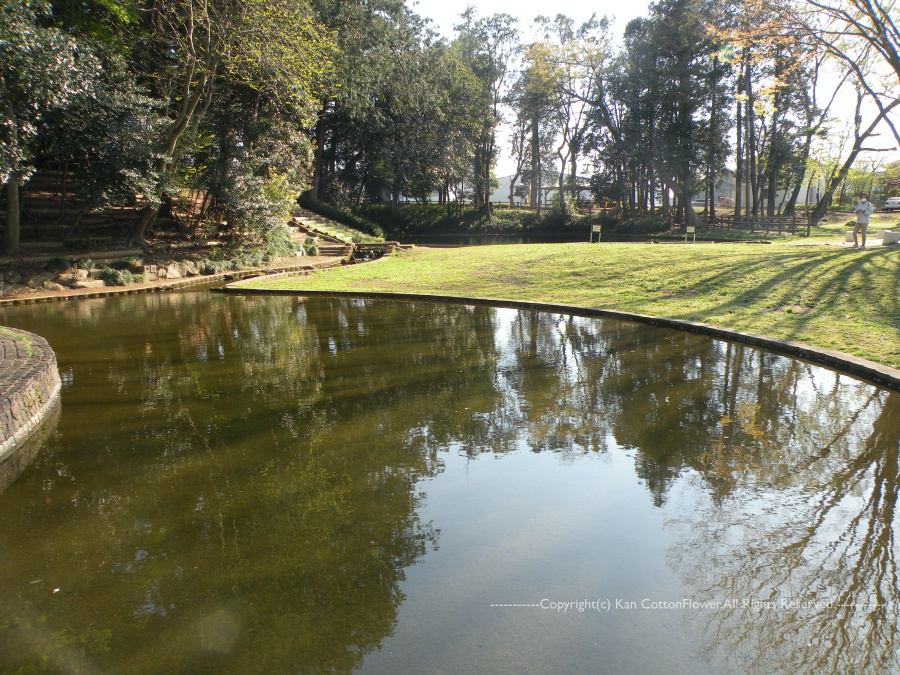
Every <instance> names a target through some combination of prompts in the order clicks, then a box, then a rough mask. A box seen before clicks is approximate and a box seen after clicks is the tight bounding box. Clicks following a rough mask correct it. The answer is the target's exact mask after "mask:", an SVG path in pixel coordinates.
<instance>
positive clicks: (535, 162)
mask: <svg viewBox="0 0 900 675" xmlns="http://www.w3.org/2000/svg"><path fill="white" fill-rule="evenodd" d="M531 205H532V207H534V208H535V209H537V212H538V214H540V212H541V137H540V117H539V116H538V115H537V113H535V115H534V117H533V118H532V120H531Z"/></svg>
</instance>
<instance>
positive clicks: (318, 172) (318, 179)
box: [309, 105, 326, 200]
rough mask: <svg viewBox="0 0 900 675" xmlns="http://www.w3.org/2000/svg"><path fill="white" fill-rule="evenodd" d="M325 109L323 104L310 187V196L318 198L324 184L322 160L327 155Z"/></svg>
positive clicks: (319, 117) (317, 123) (317, 128)
mask: <svg viewBox="0 0 900 675" xmlns="http://www.w3.org/2000/svg"><path fill="white" fill-rule="evenodd" d="M325 111H326V107H325V106H324V105H323V106H322V110H321V111H320V112H319V116H318V117H317V118H316V130H315V131H316V147H315V148H313V175H312V183H311V185H310V187H309V196H310V197H311V198H312V199H314V200H317V199H318V198H319V186H320V185H321V184H322V170H323V168H324V167H323V166H322V162H323V159H324V157H325V153H324V152H323V149H324V145H325Z"/></svg>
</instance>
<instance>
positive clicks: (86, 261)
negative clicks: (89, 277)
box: [72, 258, 94, 270]
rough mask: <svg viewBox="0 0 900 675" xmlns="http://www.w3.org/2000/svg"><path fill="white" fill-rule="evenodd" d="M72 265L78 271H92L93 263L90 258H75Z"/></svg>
mask: <svg viewBox="0 0 900 675" xmlns="http://www.w3.org/2000/svg"><path fill="white" fill-rule="evenodd" d="M72 264H73V265H74V266H75V267H76V268H78V269H80V270H91V269H94V261H93V260H91V259H90V258H76V259H75V261H74V262H73V263H72Z"/></svg>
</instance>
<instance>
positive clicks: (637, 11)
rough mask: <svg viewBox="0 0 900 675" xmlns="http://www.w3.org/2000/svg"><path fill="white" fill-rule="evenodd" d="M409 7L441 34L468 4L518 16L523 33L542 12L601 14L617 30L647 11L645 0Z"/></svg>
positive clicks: (421, 2)
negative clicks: (630, 0) (427, 20)
mask: <svg viewBox="0 0 900 675" xmlns="http://www.w3.org/2000/svg"><path fill="white" fill-rule="evenodd" d="M406 4H407V6H408V7H410V8H411V9H412V10H413V11H414V12H415V13H416V14H418V15H419V16H424V17H427V18H429V19H431V20H432V21H434V24H435V25H434V28H435V29H436V30H437V31H438V32H439V33H440V34H441V35H444V36H445V37H450V36H451V35H452V34H453V26H454V25H455V24H458V23H459V22H460V20H459V15H460V14H462V13H463V12H465V11H466V8H467V7H468V6H469V5H472V6H474V7H475V8H476V9H477V10H478V15H479V16H482V17H485V16H491V15H493V14H510V15H512V16H513V17H515V18H516V19H518V20H519V28H520V29H521V30H522V31H523V32H525V33H526V34H527V32H528V29H529V28H530V27H531V24H532V22H533V21H534V19H535V17H537V16H539V15H541V14H543V15H545V16H551V17H552V16H555V15H556V14H559V13H562V14H565V15H566V16H568V17H571V18H572V19H574V20H575V21H576V23H583V22H584V21H587V20H588V19H589V18H590V16H591V14H592V13H594V14H596V15H597V16H598V17H601V16H603V15H604V14H605V15H606V16H607V17H608V18H610V19H612V18H614V17H615V19H616V25H615V27H614V29H615V31H616V33H621V32H622V31H623V30H624V29H625V24H627V23H628V22H629V21H631V20H632V19H634V18H636V17H638V16H645V15H646V14H647V7H648V6H649V5H650V3H649V2H645V1H643V0H636V1H635V2H628V3H623V2H621V1H618V2H614V1H613V0H593V2H589V3H583V4H582V3H579V4H575V3H571V4H568V3H567V4H566V5H563V4H560V5H555V4H552V3H548V2H547V1H546V0H477V1H473V0H418V1H414V0H407V3H406Z"/></svg>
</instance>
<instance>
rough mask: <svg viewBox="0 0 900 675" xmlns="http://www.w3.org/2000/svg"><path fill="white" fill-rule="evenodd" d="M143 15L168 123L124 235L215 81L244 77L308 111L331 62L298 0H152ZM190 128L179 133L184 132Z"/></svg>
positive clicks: (155, 209)
mask: <svg viewBox="0 0 900 675" xmlns="http://www.w3.org/2000/svg"><path fill="white" fill-rule="evenodd" d="M145 20H146V21H147V22H148V24H149V26H150V27H152V30H153V32H152V34H151V35H150V37H149V39H148V42H147V54H146V63H147V65H149V70H148V73H147V74H148V75H149V76H150V77H152V78H153V81H154V86H155V90H156V94H157V96H159V97H160V98H163V99H164V100H166V101H167V102H168V116H169V123H168V125H167V126H166V128H165V130H164V132H163V134H162V137H161V138H160V139H159V142H160V148H159V155H158V157H159V159H158V161H157V166H156V171H157V173H158V174H159V175H160V176H161V177H162V180H161V181H160V183H159V184H158V185H157V187H156V190H154V191H153V192H152V193H150V194H148V195H146V196H147V200H148V203H147V205H146V206H145V207H144V208H143V209H142V211H141V214H140V218H139V219H138V221H137V224H136V225H135V228H134V231H133V233H132V238H133V240H134V241H135V243H142V242H143V238H144V232H145V231H146V229H147V227H148V225H150V224H151V223H152V222H153V221H154V220H155V219H156V216H157V214H158V213H159V208H160V205H161V203H162V198H163V194H164V193H165V191H166V189H167V181H170V180H171V179H172V178H173V177H174V175H175V172H176V170H177V167H178V163H179V160H180V159H181V156H182V154H183V153H184V151H185V141H186V140H187V139H189V138H190V137H191V135H192V133H196V130H197V128H198V126H199V123H200V121H201V120H202V118H203V116H204V115H205V113H206V112H207V111H208V110H209V108H210V106H211V105H212V103H213V102H214V100H215V98H216V96H217V95H218V93H220V92H221V90H222V88H223V87H222V85H223V84H227V83H229V82H232V83H245V84H247V85H249V86H252V87H254V88H257V89H259V90H261V91H265V92H266V93H267V94H269V95H271V96H275V97H278V98H281V99H283V100H285V101H289V102H290V103H291V105H293V106H294V107H296V108H298V109H302V110H305V111H307V113H312V111H313V103H314V101H315V100H316V94H317V92H318V90H319V89H320V87H321V86H323V84H324V80H327V78H328V76H329V72H330V67H331V58H332V54H333V48H334V47H333V42H332V40H331V38H330V35H329V33H328V31H326V30H324V29H323V28H322V27H321V26H320V25H319V24H318V23H316V22H315V20H314V19H313V17H312V15H311V13H310V10H309V8H308V7H307V6H306V4H305V3H303V2H296V1H294V0H243V1H239V0H220V1H219V2H216V3H209V2H207V1H206V0H176V1H175V2H173V3H171V4H166V5H161V4H159V5H154V7H153V8H152V9H151V10H150V11H149V12H148V13H147V15H146V18H145ZM189 131H190V132H191V133H186V132H189Z"/></svg>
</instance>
